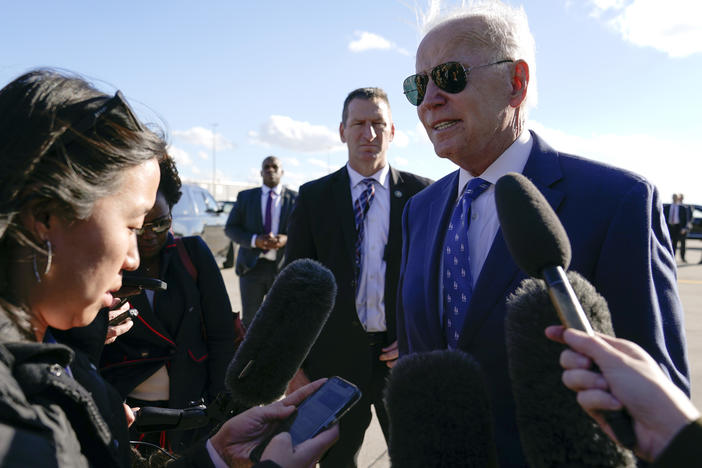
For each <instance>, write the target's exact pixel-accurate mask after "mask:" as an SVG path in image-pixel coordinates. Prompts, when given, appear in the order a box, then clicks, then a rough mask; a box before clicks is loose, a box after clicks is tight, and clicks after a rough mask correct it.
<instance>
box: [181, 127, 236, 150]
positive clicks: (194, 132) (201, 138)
mask: <svg viewBox="0 0 702 468" xmlns="http://www.w3.org/2000/svg"><path fill="white" fill-rule="evenodd" d="M173 136H175V137H178V138H182V139H183V140H184V141H187V142H188V143H191V144H193V145H197V146H204V147H205V148H207V149H208V150H210V151H212V143H213V142H214V143H215V147H216V149H217V150H227V149H232V148H234V144H233V143H232V142H231V141H229V140H227V139H226V138H224V136H222V134H221V133H215V134H214V138H213V133H212V130H210V129H207V128H204V127H192V128H189V129H188V130H174V131H173Z"/></svg>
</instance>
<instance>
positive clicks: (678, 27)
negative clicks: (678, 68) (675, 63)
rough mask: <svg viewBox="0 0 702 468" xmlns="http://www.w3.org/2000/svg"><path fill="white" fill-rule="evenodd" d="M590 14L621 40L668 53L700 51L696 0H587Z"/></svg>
mask: <svg viewBox="0 0 702 468" xmlns="http://www.w3.org/2000/svg"><path fill="white" fill-rule="evenodd" d="M590 2H591V3H592V5H593V10H592V15H593V16H594V17H596V18H600V19H603V20H604V21H605V22H606V23H607V24H608V25H609V26H610V27H612V28H614V29H615V30H616V31H617V32H619V34H621V36H622V37H623V38H624V40H626V41H629V42H631V43H632V44H635V45H637V46H641V47H653V48H654V49H657V50H659V51H661V52H664V53H666V54H668V55H669V56H670V57H674V58H677V57H687V56H689V55H692V54H695V53H700V52H702V2H701V1H700V0H667V1H666V2H661V1H660V0H590Z"/></svg>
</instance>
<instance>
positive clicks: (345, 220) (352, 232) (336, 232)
mask: <svg viewBox="0 0 702 468" xmlns="http://www.w3.org/2000/svg"><path fill="white" fill-rule="evenodd" d="M430 182H431V181H430V180H429V179H425V178H423V177H418V176H416V175H414V174H410V173H408V172H401V171H397V170H395V169H393V168H392V167H391V168H390V227H389V232H388V244H387V246H386V247H385V258H386V264H387V265H386V270H385V321H386V323H387V328H388V330H387V331H388V336H387V344H390V343H392V342H393V341H395V339H396V331H395V300H396V296H395V291H396V289H397V280H398V277H399V273H400V271H399V270H400V257H401V255H402V251H401V249H402V226H401V218H402V209H403V208H404V206H405V203H406V202H407V199H408V198H409V197H411V196H412V195H414V194H415V193H417V192H419V191H420V190H422V189H423V188H424V187H426V186H427V185H428V184H429V183H430ZM355 241H356V229H355V226H354V216H353V207H352V201H351V189H350V187H349V174H348V171H347V170H346V167H345V166H344V167H343V168H341V169H339V170H338V171H336V172H334V173H333V174H330V175H328V176H326V177H322V178H321V179H317V180H314V181H312V182H309V183H307V184H305V185H303V186H302V187H300V196H299V197H298V199H297V203H296V205H295V209H294V210H293V213H292V215H291V216H290V225H289V229H288V245H287V247H288V249H287V259H286V263H290V262H292V261H294V260H296V259H298V258H312V259H315V260H318V261H320V262H321V263H322V264H324V265H325V266H326V267H327V268H329V269H330V270H331V271H332V272H333V273H334V277H335V278H336V283H337V296H336V303H335V305H334V309H333V310H332V313H331V316H330V317H329V320H328V321H327V323H326V325H325V326H324V328H323V330H322V332H321V334H320V336H319V338H318V339H317V342H316V343H315V345H314V346H313V347H312V350H311V351H310V354H309V355H308V356H307V360H306V361H305V364H304V365H303V370H304V371H305V373H306V374H307V376H308V377H309V378H311V379H312V380H314V379H317V378H319V377H328V376H331V375H339V376H341V377H343V378H345V379H347V380H349V381H351V382H353V383H355V384H356V385H358V386H359V387H360V388H361V390H363V388H365V386H366V384H367V383H368V381H369V380H370V366H369V365H363V363H370V362H371V360H370V359H371V358H370V346H369V343H368V338H367V336H366V333H365V331H364V330H363V326H362V325H361V322H360V321H359V319H358V315H357V313H356V299H355V290H356V288H355V285H354V244H355Z"/></svg>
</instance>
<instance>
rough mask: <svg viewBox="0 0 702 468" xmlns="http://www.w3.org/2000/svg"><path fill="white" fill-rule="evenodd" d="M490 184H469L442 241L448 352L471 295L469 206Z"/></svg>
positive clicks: (457, 336)
mask: <svg viewBox="0 0 702 468" xmlns="http://www.w3.org/2000/svg"><path fill="white" fill-rule="evenodd" d="M489 186H490V182H487V181H485V180H483V179H480V178H477V177H476V178H475V179H473V180H471V181H470V182H468V186H467V187H466V190H465V191H464V192H463V196H462V197H461V199H460V200H459V201H458V204H457V205H456V208H455V209H454V210H453V214H452V215H451V222H450V223H449V226H448V229H447V230H446V238H445V239H444V271H443V272H442V273H443V286H444V333H445V334H446V343H447V344H448V347H449V349H455V348H456V346H457V345H458V338H459V336H460V335H461V329H462V328H463V323H464V322H465V318H466V312H467V310H468V304H469V303H470V298H471V295H472V294H473V278H472V275H471V273H470V253H469V252H468V228H469V226H470V213H471V209H470V208H471V203H472V201H473V200H475V199H476V198H478V197H479V196H480V194H482V193H483V192H484V191H485V190H486V189H487V188H488V187H489Z"/></svg>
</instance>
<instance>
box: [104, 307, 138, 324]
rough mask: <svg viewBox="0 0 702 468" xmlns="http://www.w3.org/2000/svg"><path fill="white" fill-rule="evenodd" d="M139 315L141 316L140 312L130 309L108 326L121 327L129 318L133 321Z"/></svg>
mask: <svg viewBox="0 0 702 468" xmlns="http://www.w3.org/2000/svg"><path fill="white" fill-rule="evenodd" d="M137 315H139V311H138V310H136V309H129V310H127V311H124V312H122V313H121V314H119V315H117V316H116V317H114V318H112V319H110V321H109V322H107V325H108V326H110V327H114V326H116V325H119V324H120V323H122V322H124V321H125V320H127V319H128V318H130V319H132V320H133V319H135V318H136V316H137Z"/></svg>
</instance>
